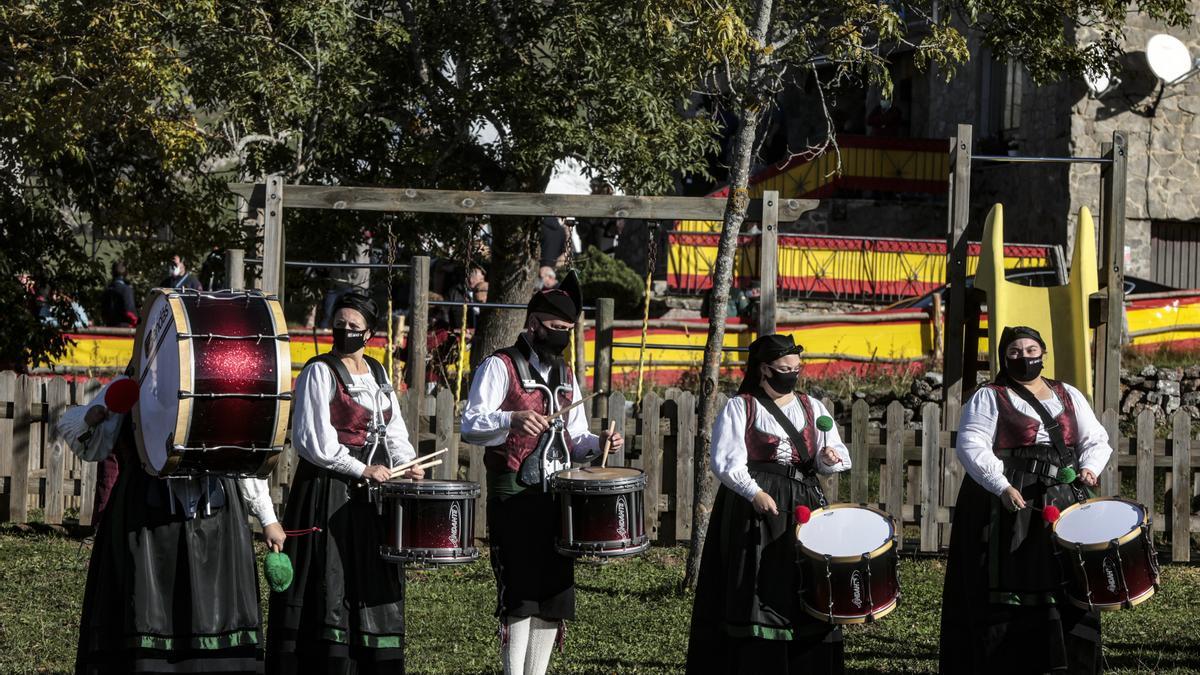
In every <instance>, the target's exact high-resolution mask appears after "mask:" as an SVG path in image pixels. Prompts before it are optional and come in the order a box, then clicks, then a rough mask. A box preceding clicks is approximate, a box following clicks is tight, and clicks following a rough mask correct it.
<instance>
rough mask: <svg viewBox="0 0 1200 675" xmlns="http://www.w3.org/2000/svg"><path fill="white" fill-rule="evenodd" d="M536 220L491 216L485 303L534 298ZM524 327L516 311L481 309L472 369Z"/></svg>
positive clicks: (537, 244) (537, 247) (521, 313)
mask: <svg viewBox="0 0 1200 675" xmlns="http://www.w3.org/2000/svg"><path fill="white" fill-rule="evenodd" d="M538 232H539V230H538V220H537V219H532V218H523V217H517V216H508V217H502V216H493V217H492V260H491V265H490V267H489V268H488V286H489V291H488V301H489V302H502V303H514V304H519V305H525V304H528V303H529V298H530V296H532V295H533V279H534V276H535V273H536V271H537V260H538V253H539V251H540V242H539V241H538ZM524 325H525V312H524V311H522V310H519V309H490V310H484V311H483V313H482V315H481V316H480V322H479V328H478V330H477V331H476V332H475V339H474V340H473V341H472V345H471V370H472V371H474V369H475V366H477V365H478V364H479V362H480V361H482V360H483V359H484V358H486V357H487V356H489V355H491V354H492V352H494V351H496V350H497V349H501V348H503V347H508V346H510V345H512V343H513V341H514V340H516V337H517V333H519V332H521V328H522V327H523V326H524Z"/></svg>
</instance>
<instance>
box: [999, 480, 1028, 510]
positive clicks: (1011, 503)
mask: <svg viewBox="0 0 1200 675" xmlns="http://www.w3.org/2000/svg"><path fill="white" fill-rule="evenodd" d="M1000 503H1001V504H1004V508H1006V509H1008V510H1009V511H1012V512H1014V513H1015V512H1017V511H1019V510H1021V509H1023V508H1025V498H1024V497H1022V496H1021V491H1020V490H1018V489H1017V488H1015V487H1013V486H1011V485H1010V486H1008V487H1006V488H1004V492H1001V493H1000Z"/></svg>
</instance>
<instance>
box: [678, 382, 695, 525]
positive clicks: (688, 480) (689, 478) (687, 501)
mask: <svg viewBox="0 0 1200 675" xmlns="http://www.w3.org/2000/svg"><path fill="white" fill-rule="evenodd" d="M696 403H697V402H696V395H695V394H693V393H692V392H690V391H682V392H679V395H678V396H676V397H675V411H676V413H675V414H676V416H675V422H676V425H675V538H676V540H678V541H687V540H689V539H691V536H692V501H693V500H695V498H696V497H695V494H696V492H695V485H694V484H693V475H694V474H693V472H694V470H695V466H694V463H695V452H696V434H697V432H698V431H699V430H698V429H697V428H696Z"/></svg>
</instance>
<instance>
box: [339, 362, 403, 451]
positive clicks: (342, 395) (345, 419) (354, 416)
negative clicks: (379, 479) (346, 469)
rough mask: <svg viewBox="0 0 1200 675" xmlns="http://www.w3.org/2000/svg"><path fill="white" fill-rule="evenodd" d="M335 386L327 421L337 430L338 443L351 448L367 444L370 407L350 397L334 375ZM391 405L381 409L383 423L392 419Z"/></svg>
mask: <svg viewBox="0 0 1200 675" xmlns="http://www.w3.org/2000/svg"><path fill="white" fill-rule="evenodd" d="M333 381H334V382H336V383H337V388H336V390H335V391H334V393H333V398H331V399H330V400H329V423H330V424H332V425H333V428H334V429H335V430H336V431H337V437H338V443H341V444H342V445H345V446H347V447H351V448H360V447H362V446H364V445H366V444H367V427H368V426H369V425H370V424H371V409H370V408H367V407H366V406H364V405H361V404H359V403H358V402H357V401H355V400H354V399H353V398H351V397H350V392H349V391H347V390H346V387H345V385H343V384H342V381H341V380H340V379H338V377H337V375H336V374H335V375H334V378H333ZM389 398H390V397H389ZM393 412H394V411H393V410H392V408H391V406H389V407H388V409H387V410H385V411H383V420H384V423H385V424H386V423H388V422H391V421H392V413H393Z"/></svg>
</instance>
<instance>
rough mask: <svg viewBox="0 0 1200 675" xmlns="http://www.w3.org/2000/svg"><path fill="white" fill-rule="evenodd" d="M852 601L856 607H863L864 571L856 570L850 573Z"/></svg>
mask: <svg viewBox="0 0 1200 675" xmlns="http://www.w3.org/2000/svg"><path fill="white" fill-rule="evenodd" d="M850 602H852V603H854V606H855V607H857V608H859V609H862V606H863V602H862V573H861V572H859V571H858V570H854V573H853V574H851V575H850Z"/></svg>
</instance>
